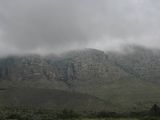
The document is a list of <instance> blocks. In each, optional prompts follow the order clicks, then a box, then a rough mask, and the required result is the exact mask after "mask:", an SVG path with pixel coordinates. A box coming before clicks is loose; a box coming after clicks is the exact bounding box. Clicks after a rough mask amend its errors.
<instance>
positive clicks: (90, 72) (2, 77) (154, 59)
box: [0, 46, 160, 112]
mask: <svg viewBox="0 0 160 120" xmlns="http://www.w3.org/2000/svg"><path fill="white" fill-rule="evenodd" d="M125 49H126V50H125V51H126V52H122V53H118V52H107V53H105V52H103V51H100V50H96V49H85V50H77V51H71V52H67V53H64V54H62V55H59V56H55V55H50V56H43V57H42V56H38V55H26V56H9V57H5V58H1V59H0V87H1V88H2V89H3V88H6V89H11V88H13V87H14V88H28V89H29V88H34V89H38V90H40V91H43V90H44V91H45V90H46V89H47V90H48V91H52V90H53V93H54V90H55V89H56V90H61V91H64V92H75V93H77V95H78V96H79V94H85V95H90V96H93V97H96V98H98V99H100V100H102V101H104V102H105V105H104V106H105V109H107V110H109V111H121V112H127V111H142V110H146V109H149V108H150V107H151V106H152V105H153V104H155V103H156V104H159V103H160V84H159V78H160V75H159V72H160V50H155V49H154V50H152V49H148V48H144V47H140V46H132V47H129V48H128V47H126V48H125ZM18 90H19V89H18ZM32 90H33V89H31V90H30V94H27V95H28V96H32ZM20 91H21V93H23V92H24V91H23V90H20ZM34 92H35V91H34V90H33V93H34ZM24 93H25V92H24ZM6 94H8V92H6ZM13 94H14V93H13ZM0 95H1V93H0ZM59 96H63V95H62V94H59ZM23 97H24V96H23ZM70 97H71V98H74V97H75V94H74V95H73V94H71V95H70ZM24 98H25V97H24ZM42 98H43V96H42ZM53 98H56V97H55V96H54V97H53ZM0 99H1V98H0ZM10 99H11V98H10ZM23 100H24V99H23ZM84 100H85V98H84ZM6 101H8V100H6ZM38 101H39V99H38ZM64 102H65V99H64ZM22 103H23V102H22ZM82 103H83V100H82ZM52 104H53V105H54V104H55V103H54V101H53V103H52ZM95 104H96V102H95ZM80 105H81V103H80V102H79V103H77V106H80ZM75 107H76V105H75Z"/></svg>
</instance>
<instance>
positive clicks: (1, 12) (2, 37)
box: [0, 0, 160, 56]
mask: <svg viewBox="0 0 160 120" xmlns="http://www.w3.org/2000/svg"><path fill="white" fill-rule="evenodd" d="M159 10H160V1H159V0H100V1H99V0H14V1H13V0H1V1H0V55H1V56H2V55H9V54H28V53H38V54H50V53H62V52H66V51H70V50H77V49H84V48H95V49H99V50H104V51H106V50H115V49H119V48H121V46H124V45H128V44H130V45H131V44H135V45H142V46H145V47H149V48H158V49H159V48H160V22H159V21H160V13H159Z"/></svg>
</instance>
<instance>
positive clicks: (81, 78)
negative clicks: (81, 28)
mask: <svg viewBox="0 0 160 120" xmlns="http://www.w3.org/2000/svg"><path fill="white" fill-rule="evenodd" d="M126 76H128V74H127V73H125V72H124V71H123V70H121V69H119V68H118V67H117V66H115V65H114V64H113V63H111V62H110V61H109V60H108V56H107V55H106V54H105V53H104V52H102V51H98V50H94V49H87V50H83V51H77V52H70V53H67V54H65V55H63V56H62V57H61V58H55V57H54V58H48V57H40V56H34V55H30V56H21V57H16V56H12V57H7V58H3V59H0V80H1V81H3V80H5V81H17V82H27V81H28V82H37V83H38V82H44V83H45V82H46V83H47V82H51V83H52V82H53V83H54V82H55V81H56V82H61V83H63V84H64V85H66V86H68V87H74V86H76V85H80V84H86V83H87V82H88V83H94V82H95V85H97V84H98V83H104V82H105V83H106V82H109V81H112V80H119V79H121V78H123V77H126ZM53 85H54V84H53Z"/></svg>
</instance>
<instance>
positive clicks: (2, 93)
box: [0, 88, 106, 111]
mask: <svg viewBox="0 0 160 120" xmlns="http://www.w3.org/2000/svg"><path fill="white" fill-rule="evenodd" d="M0 106H1V107H5V106H10V107H11V106H12V107H29V108H45V109H53V110H63V109H72V110H78V111H92V110H96V111H100V110H104V109H105V108H106V105H105V102H104V101H102V100H100V99H99V98H97V97H94V96H91V95H87V94H81V93H76V92H67V91H61V90H55V89H38V88H8V89H1V90H0Z"/></svg>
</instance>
